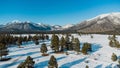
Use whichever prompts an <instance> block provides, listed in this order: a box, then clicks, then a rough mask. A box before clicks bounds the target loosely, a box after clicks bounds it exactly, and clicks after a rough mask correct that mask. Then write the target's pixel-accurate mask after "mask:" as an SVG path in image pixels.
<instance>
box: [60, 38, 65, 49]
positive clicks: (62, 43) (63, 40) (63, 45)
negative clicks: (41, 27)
mask: <svg viewBox="0 0 120 68" xmlns="http://www.w3.org/2000/svg"><path fill="white" fill-rule="evenodd" d="M60 47H61V51H63V50H64V48H65V39H64V37H63V36H62V37H61V40H60Z"/></svg>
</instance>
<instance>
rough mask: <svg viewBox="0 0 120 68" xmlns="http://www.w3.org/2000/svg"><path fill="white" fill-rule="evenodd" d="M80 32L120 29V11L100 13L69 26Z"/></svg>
mask: <svg viewBox="0 0 120 68" xmlns="http://www.w3.org/2000/svg"><path fill="white" fill-rule="evenodd" d="M69 29H70V30H71V29H72V30H77V31H79V32H109V31H110V32H112V31H113V32H114V31H117V32H119V31H120V12H115V13H108V14H102V15H98V16H96V17H94V18H91V19H88V20H85V21H83V22H80V23H79V24H77V25H75V26H73V27H71V28H69Z"/></svg>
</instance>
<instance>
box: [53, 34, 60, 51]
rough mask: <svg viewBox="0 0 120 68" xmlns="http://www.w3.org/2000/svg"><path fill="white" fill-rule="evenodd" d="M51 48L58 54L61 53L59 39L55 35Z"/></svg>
mask: <svg viewBox="0 0 120 68" xmlns="http://www.w3.org/2000/svg"><path fill="white" fill-rule="evenodd" d="M51 48H52V49H53V50H54V51H55V52H57V51H59V37H58V36H57V35H55V34H53V36H52V38H51Z"/></svg>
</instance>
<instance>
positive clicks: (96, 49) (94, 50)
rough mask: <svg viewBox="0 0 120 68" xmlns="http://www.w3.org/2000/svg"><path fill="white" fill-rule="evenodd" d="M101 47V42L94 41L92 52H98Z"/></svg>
mask: <svg viewBox="0 0 120 68" xmlns="http://www.w3.org/2000/svg"><path fill="white" fill-rule="evenodd" d="M100 48H102V46H100V44H96V43H93V44H92V52H96V51H98V50H99V49H100Z"/></svg>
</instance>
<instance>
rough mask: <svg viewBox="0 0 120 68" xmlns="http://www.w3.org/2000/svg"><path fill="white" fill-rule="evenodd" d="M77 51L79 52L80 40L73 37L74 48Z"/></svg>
mask: <svg viewBox="0 0 120 68" xmlns="http://www.w3.org/2000/svg"><path fill="white" fill-rule="evenodd" d="M74 50H75V51H76V52H77V53H79V52H80V41H79V39H78V38H75V49H74Z"/></svg>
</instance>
